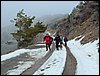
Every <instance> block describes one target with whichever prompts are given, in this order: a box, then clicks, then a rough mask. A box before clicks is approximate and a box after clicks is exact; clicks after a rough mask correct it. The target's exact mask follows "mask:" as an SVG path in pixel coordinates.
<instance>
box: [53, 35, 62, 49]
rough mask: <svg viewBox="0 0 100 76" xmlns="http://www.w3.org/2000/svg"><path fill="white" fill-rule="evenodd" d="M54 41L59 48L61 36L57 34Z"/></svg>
mask: <svg viewBox="0 0 100 76" xmlns="http://www.w3.org/2000/svg"><path fill="white" fill-rule="evenodd" d="M54 41H55V42H56V49H57V50H59V43H60V41H61V39H60V36H59V35H57V36H56V37H55V39H54Z"/></svg>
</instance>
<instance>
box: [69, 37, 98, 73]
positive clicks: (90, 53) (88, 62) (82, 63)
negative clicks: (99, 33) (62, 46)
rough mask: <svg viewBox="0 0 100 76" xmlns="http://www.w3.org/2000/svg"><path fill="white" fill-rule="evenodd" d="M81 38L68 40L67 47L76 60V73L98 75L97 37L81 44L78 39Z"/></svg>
mask: <svg viewBox="0 0 100 76" xmlns="http://www.w3.org/2000/svg"><path fill="white" fill-rule="evenodd" d="M83 38H84V37H82V38H81V39H80V40H77V41H75V39H76V38H75V39H73V40H70V41H68V47H69V48H70V50H71V52H72V54H73V55H74V56H75V58H76V60H77V70H76V75H99V53H98V48H99V46H97V43H98V42H99V39H98V40H95V41H94V42H89V43H87V44H85V45H81V43H80V41H81V40H82V39H83Z"/></svg>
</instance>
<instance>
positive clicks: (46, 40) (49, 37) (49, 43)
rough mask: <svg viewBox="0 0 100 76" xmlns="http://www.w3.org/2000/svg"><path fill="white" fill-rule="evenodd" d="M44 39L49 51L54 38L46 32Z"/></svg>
mask: <svg viewBox="0 0 100 76" xmlns="http://www.w3.org/2000/svg"><path fill="white" fill-rule="evenodd" d="M43 41H44V42H45V44H46V51H48V48H49V50H51V48H50V45H51V44H52V41H53V38H52V37H51V36H50V35H49V34H46V36H45V37H44V39H43Z"/></svg>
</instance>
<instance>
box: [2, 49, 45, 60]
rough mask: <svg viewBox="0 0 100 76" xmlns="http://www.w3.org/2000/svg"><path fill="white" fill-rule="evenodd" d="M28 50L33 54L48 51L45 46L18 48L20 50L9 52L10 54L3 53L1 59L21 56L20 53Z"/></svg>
mask: <svg viewBox="0 0 100 76" xmlns="http://www.w3.org/2000/svg"><path fill="white" fill-rule="evenodd" d="M26 52H29V53H32V55H33V54H40V53H41V54H43V53H44V54H45V53H47V52H46V51H45V48H39V49H18V50H16V51H14V52H11V53H9V54H5V55H2V56H1V61H4V60H7V59H10V58H12V57H16V56H19V55H20V54H23V53H26ZM34 52H36V53H34ZM42 52H43V53H42Z"/></svg>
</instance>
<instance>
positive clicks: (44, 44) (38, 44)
mask: <svg viewBox="0 0 100 76" xmlns="http://www.w3.org/2000/svg"><path fill="white" fill-rule="evenodd" d="M41 45H44V46H46V44H36V45H35V46H41Z"/></svg>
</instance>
